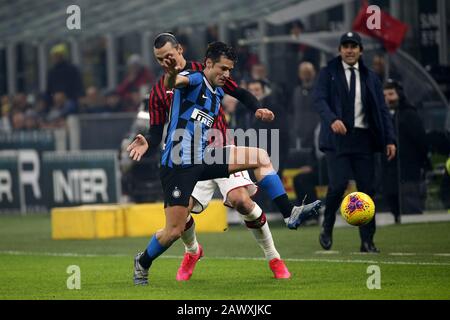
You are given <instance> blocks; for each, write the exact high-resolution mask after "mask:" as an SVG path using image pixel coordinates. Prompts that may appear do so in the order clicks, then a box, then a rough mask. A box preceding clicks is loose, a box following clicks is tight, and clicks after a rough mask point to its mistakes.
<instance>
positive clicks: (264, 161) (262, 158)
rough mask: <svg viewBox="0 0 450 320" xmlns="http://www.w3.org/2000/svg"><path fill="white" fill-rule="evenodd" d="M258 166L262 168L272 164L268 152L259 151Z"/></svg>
mask: <svg viewBox="0 0 450 320" xmlns="http://www.w3.org/2000/svg"><path fill="white" fill-rule="evenodd" d="M258 164H260V165H262V166H268V165H270V164H271V161H270V157H269V154H268V153H267V151H266V150H264V149H261V148H259V149H258Z"/></svg>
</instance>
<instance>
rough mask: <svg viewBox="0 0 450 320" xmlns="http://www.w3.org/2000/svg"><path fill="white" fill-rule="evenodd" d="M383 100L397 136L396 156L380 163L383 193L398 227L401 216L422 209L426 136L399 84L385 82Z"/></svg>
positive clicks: (426, 150)
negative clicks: (382, 169) (390, 115)
mask: <svg viewBox="0 0 450 320" xmlns="http://www.w3.org/2000/svg"><path fill="white" fill-rule="evenodd" d="M384 97H385V100H386V104H387V105H388V107H389V111H390V113H391V114H392V121H393V125H394V129H395V130H396V132H397V137H398V156H397V157H396V158H394V159H393V160H392V161H387V160H385V159H384V161H383V168H384V174H383V175H384V177H383V183H384V186H383V190H384V192H385V196H386V200H387V202H388V204H389V207H390V209H391V212H392V213H393V215H394V218H395V222H396V223H400V219H401V218H400V217H401V214H415V213H422V212H423V209H424V207H425V200H426V199H425V198H426V191H425V188H426V186H425V174H424V171H425V169H426V168H428V167H429V164H428V163H429V160H428V158H427V154H428V144H427V136H426V133H425V129H424V125H423V122H422V119H421V118H420V116H419V114H418V113H417V109H416V108H415V107H414V106H413V105H411V104H410V103H409V102H408V101H407V99H406V97H405V95H404V93H403V88H402V86H401V85H400V83H398V82H396V81H394V80H388V82H387V83H386V84H385V85H384ZM399 168H400V173H399V171H398V169H399ZM399 179H400V184H399Z"/></svg>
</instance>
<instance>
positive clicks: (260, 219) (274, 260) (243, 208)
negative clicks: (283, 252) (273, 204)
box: [228, 187, 291, 279]
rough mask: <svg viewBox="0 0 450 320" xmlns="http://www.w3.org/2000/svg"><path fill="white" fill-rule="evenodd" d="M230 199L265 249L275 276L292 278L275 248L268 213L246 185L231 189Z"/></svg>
mask: <svg viewBox="0 0 450 320" xmlns="http://www.w3.org/2000/svg"><path fill="white" fill-rule="evenodd" d="M228 201H229V202H230V203H231V204H232V205H233V207H234V208H235V209H236V210H238V212H239V213H240V215H241V217H242V218H243V220H244V222H245V224H246V226H247V229H248V230H250V231H251V232H252V234H253V236H254V238H255V240H256V242H257V243H258V245H259V246H260V247H261V249H262V250H263V252H264V255H265V257H266V259H267V260H268V261H269V267H270V269H271V270H272V272H273V275H274V278H276V279H288V278H290V276H291V274H290V273H289V270H288V269H287V267H286V264H285V263H284V261H283V260H281V258H280V254H279V253H278V251H277V249H276V248H275V244H274V241H273V237H272V233H271V232H270V228H269V223H268V222H267V219H266V215H265V214H264V212H262V209H261V208H260V207H259V206H258V204H256V203H255V202H253V201H252V200H251V199H250V197H249V195H248V192H247V190H246V189H245V188H244V187H239V188H236V189H233V190H231V191H230V192H229V193H228Z"/></svg>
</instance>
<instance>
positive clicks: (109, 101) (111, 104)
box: [105, 90, 123, 112]
mask: <svg viewBox="0 0 450 320" xmlns="http://www.w3.org/2000/svg"><path fill="white" fill-rule="evenodd" d="M105 95H106V101H105V105H106V110H107V112H121V111H123V106H122V101H121V99H120V95H119V94H118V93H117V92H116V91H115V90H111V91H108V92H106V94H105Z"/></svg>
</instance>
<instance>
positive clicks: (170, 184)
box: [160, 164, 230, 208]
mask: <svg viewBox="0 0 450 320" xmlns="http://www.w3.org/2000/svg"><path fill="white" fill-rule="evenodd" d="M229 175H230V174H229V173H228V164H211V165H206V164H196V165H192V166H190V167H174V168H170V167H167V166H161V169H160V179H161V184H162V187H163V192H164V208H166V207H172V206H183V207H188V206H189V198H190V196H191V194H192V191H193V190H194V187H195V184H196V183H197V182H198V181H203V180H210V179H216V178H226V177H228V176H229Z"/></svg>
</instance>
